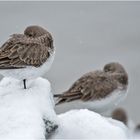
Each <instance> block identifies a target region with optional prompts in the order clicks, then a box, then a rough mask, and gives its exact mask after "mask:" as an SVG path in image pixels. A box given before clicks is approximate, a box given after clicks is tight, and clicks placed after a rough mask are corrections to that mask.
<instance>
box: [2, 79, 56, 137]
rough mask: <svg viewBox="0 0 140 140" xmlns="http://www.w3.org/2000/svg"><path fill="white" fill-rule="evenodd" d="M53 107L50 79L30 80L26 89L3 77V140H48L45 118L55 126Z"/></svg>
mask: <svg viewBox="0 0 140 140" xmlns="http://www.w3.org/2000/svg"><path fill="white" fill-rule="evenodd" d="M53 107H54V102H53V99H52V93H51V88H50V83H49V82H48V81H47V80H45V79H42V78H38V79H36V80H33V81H30V82H29V81H27V89H23V83H22V82H21V81H18V80H15V79H12V78H4V79H3V80H2V81H1V82H0V140H3V139H6V140H7V139H8V140H17V139H18V140H21V139H23V140H26V139H28V140H38V139H45V134H46V133H45V131H46V129H47V128H46V129H45V127H46V126H45V124H44V119H45V120H48V121H51V122H52V123H53V124H52V125H54V124H56V122H57V119H56V114H55V112H54V109H53ZM48 127H49V126H48ZM50 127H51V126H50ZM50 127H49V128H48V129H50ZM46 135H47V134H46Z"/></svg>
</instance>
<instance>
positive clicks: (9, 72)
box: [0, 26, 55, 89]
mask: <svg viewBox="0 0 140 140" xmlns="http://www.w3.org/2000/svg"><path fill="white" fill-rule="evenodd" d="M54 54H55V50H54V46H53V39H52V36H51V34H50V33H49V32H48V31H47V30H45V29H43V28H42V27H39V26H29V27H27V28H26V29H25V31H24V34H13V35H12V36H11V38H10V39H9V40H8V41H6V42H5V43H4V44H3V45H2V47H1V48H0V73H1V74H2V75H3V76H7V77H13V78H16V79H20V80H23V83H24V89H26V79H33V78H37V77H39V76H41V75H43V74H44V73H45V72H46V71H47V70H48V69H49V68H50V66H51V64H52V62H53V59H54Z"/></svg>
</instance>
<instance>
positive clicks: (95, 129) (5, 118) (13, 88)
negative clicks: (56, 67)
mask: <svg viewBox="0 0 140 140" xmlns="http://www.w3.org/2000/svg"><path fill="white" fill-rule="evenodd" d="M43 119H46V120H49V121H51V122H52V126H53V125H56V124H58V125H59V127H58V129H57V130H56V132H53V134H52V137H51V138H54V139H58V138H59V139H71V138H74V139H76V138H77V139H84V138H91V139H93V138H110V139H111V138H118V139H119V138H121V139H125V138H127V136H128V130H127V128H126V127H125V126H124V125H123V124H122V123H121V122H118V121H115V120H112V119H110V118H105V117H102V116H101V115H99V114H97V113H94V112H92V111H89V110H86V109H83V110H73V111H69V112H66V113H64V114H61V115H58V117H57V116H56V114H55V112H54V102H53V98H52V93H51V87H50V83H49V82H48V80H45V79H43V78H38V79H36V80H32V81H27V89H23V83H22V81H19V80H15V79H12V78H4V79H3V80H2V81H1V82H0V140H5V139H6V140H11V139H12V140H13V139H14V140H17V139H18V140H40V139H45V130H46V129H47V130H49V129H50V126H49V125H46V126H45V124H44V121H43ZM45 128H46V129H45Z"/></svg>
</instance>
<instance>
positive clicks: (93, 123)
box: [52, 109, 129, 139]
mask: <svg viewBox="0 0 140 140" xmlns="http://www.w3.org/2000/svg"><path fill="white" fill-rule="evenodd" d="M58 118H59V124H60V126H59V128H58V130H57V133H55V134H54V135H53V136H52V139H98V138H103V139H113V138H115V139H126V138H127V137H128V136H129V132H128V129H127V128H126V127H125V125H124V124H123V123H121V122H119V121H117V120H113V119H111V118H105V117H103V116H101V115H100V114H98V113H95V112H93V111H89V110H87V109H81V110H71V111H69V112H66V113H64V114H60V115H58Z"/></svg>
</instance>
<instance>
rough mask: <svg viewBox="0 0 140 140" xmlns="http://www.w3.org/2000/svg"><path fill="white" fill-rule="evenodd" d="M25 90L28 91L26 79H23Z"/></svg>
mask: <svg viewBox="0 0 140 140" xmlns="http://www.w3.org/2000/svg"><path fill="white" fill-rule="evenodd" d="M23 84H24V89H26V79H23Z"/></svg>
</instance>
